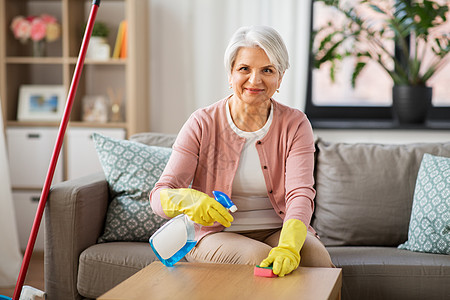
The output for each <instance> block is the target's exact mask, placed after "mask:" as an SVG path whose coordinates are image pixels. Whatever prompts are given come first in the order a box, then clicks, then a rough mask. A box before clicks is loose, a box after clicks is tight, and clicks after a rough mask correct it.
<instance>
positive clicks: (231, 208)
mask: <svg viewBox="0 0 450 300" xmlns="http://www.w3.org/2000/svg"><path fill="white" fill-rule="evenodd" d="M229 210H230V211H231V212H232V213H234V212H235V211H237V207H236V205H233V206H231V207H230V208H229Z"/></svg>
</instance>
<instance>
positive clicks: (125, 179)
mask: <svg viewBox="0 0 450 300" xmlns="http://www.w3.org/2000/svg"><path fill="white" fill-rule="evenodd" d="M93 138H94V144H95V148H96V150H97V153H98V155H99V159H100V163H101V165H102V167H103V171H104V173H105V177H106V181H107V182H108V186H109V189H110V193H111V198H112V200H111V203H110V204H109V206H108V210H107V213H106V222H105V230H104V233H103V235H102V236H101V237H100V238H99V242H111V241H147V240H148V238H149V237H150V236H151V235H152V234H153V232H155V231H156V230H157V229H158V228H159V227H160V226H161V225H162V224H163V223H164V222H165V220H164V219H163V218H161V217H159V216H158V215H156V214H154V213H153V212H152V210H151V208H150V202H149V200H148V193H149V192H150V191H151V189H152V188H153V187H154V185H155V183H156V181H157V180H158V179H159V177H160V176H161V174H162V172H163V170H164V168H165V166H166V163H167V161H168V160H169V157H170V154H171V152H172V150H171V149H170V148H165V147H156V146H147V145H144V144H141V143H137V142H133V141H127V140H117V139H114V138H110V137H106V136H103V135H100V134H98V133H94V134H93Z"/></svg>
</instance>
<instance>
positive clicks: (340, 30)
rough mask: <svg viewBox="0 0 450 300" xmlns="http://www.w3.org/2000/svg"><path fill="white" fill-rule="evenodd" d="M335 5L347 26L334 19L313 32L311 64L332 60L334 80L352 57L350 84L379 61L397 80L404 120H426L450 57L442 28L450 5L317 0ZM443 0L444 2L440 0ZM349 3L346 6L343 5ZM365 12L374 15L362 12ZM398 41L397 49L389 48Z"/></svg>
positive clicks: (397, 105) (396, 101) (396, 97)
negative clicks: (434, 82) (435, 79)
mask: <svg viewBox="0 0 450 300" xmlns="http://www.w3.org/2000/svg"><path fill="white" fill-rule="evenodd" d="M316 1H321V2H324V4H326V5H328V6H332V7H334V8H335V9H336V10H337V11H339V12H340V13H342V14H343V16H345V18H344V19H345V20H346V21H345V22H344V24H338V25H337V24H335V23H334V22H333V21H332V20H330V21H329V22H328V23H327V24H326V25H325V26H322V27H321V28H319V29H317V30H315V31H314V32H313V49H312V53H313V66H314V67H315V68H320V67H322V65H325V64H331V67H330V78H331V80H332V81H334V78H335V75H336V68H337V67H338V66H339V63H340V62H342V61H343V60H344V59H345V58H347V57H353V58H354V60H355V63H354V65H353V71H352V79H351V83H352V86H353V87H355V85H356V84H357V78H358V75H359V74H361V72H362V71H363V70H364V69H365V67H366V65H367V63H368V62H369V61H374V62H376V63H377V64H378V65H379V66H381V67H382V69H383V70H384V71H386V72H387V74H389V76H390V77H391V78H392V81H393V93H392V100H393V108H394V112H395V113H396V114H397V116H398V119H399V121H400V122H401V123H422V122H424V121H425V119H426V115H427V111H428V108H429V107H431V95H432V90H431V87H428V86H427V82H428V81H429V79H430V78H431V77H432V76H433V75H435V74H436V73H437V72H438V71H440V70H441V69H442V68H443V67H444V66H445V65H446V64H447V63H448V61H449V60H448V59H449V55H448V53H449V52H450V43H449V37H450V34H449V33H448V30H447V31H444V30H439V27H440V26H442V25H443V24H444V23H445V22H446V20H447V16H446V14H447V13H448V11H449V5H448V4H446V3H444V4H440V3H439V2H438V1H430V0H417V1H415V0H392V1H375V0H363V1H359V2H358V4H357V5H354V4H353V5H348V4H349V3H348V1H347V3H344V2H346V1H339V0H316ZM442 2H445V1H441V3H442ZM345 4H347V5H345ZM361 10H365V11H366V12H370V14H367V13H366V14H361V13H360V11H361ZM392 41H393V42H394V43H395V47H396V51H393V50H389V49H388V47H387V46H386V45H387V43H388V42H392Z"/></svg>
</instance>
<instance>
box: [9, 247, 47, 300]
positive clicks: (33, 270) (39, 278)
mask: <svg viewBox="0 0 450 300" xmlns="http://www.w3.org/2000/svg"><path fill="white" fill-rule="evenodd" d="M17 276H19V274H17ZM24 285H29V286H32V287H34V288H37V289H39V290H41V291H43V290H44V252H38V251H36V252H34V253H33V254H32V256H31V260H30V264H29V266H28V271H27V276H26V277H25V283H24ZM13 294H14V286H12V287H8V288H0V295H2V296H8V297H12V296H13ZM36 299H41V298H39V297H36Z"/></svg>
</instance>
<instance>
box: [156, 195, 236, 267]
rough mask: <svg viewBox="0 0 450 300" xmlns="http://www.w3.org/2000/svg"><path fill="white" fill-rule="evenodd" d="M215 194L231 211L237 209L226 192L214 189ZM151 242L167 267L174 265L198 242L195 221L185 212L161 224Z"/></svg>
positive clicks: (217, 199) (218, 200)
mask: <svg viewBox="0 0 450 300" xmlns="http://www.w3.org/2000/svg"><path fill="white" fill-rule="evenodd" d="M213 195H214V198H215V199H216V201H217V202H219V203H220V204H222V205H223V206H224V207H225V208H227V209H228V210H229V211H230V212H235V211H236V210H237V207H236V205H234V203H233V202H232V201H231V199H230V198H229V197H228V196H227V195H226V194H225V193H222V192H219V191H213ZM197 226H201V225H198V224H197ZM149 242H150V246H151V247H152V249H153V252H155V254H156V256H157V257H158V259H159V260H160V261H161V262H162V263H163V264H164V265H166V266H167V267H172V266H173V265H174V264H176V263H177V262H178V261H179V260H180V259H182V258H183V257H184V256H185V255H186V254H187V253H188V252H189V251H191V249H192V248H194V246H195V245H196V244H197V240H196V239H195V223H194V221H192V220H191V219H190V218H189V217H188V216H186V215H184V214H181V215H178V216H176V217H175V218H173V219H172V220H170V221H168V222H167V223H166V224H164V225H163V226H161V228H159V229H158V230H157V231H156V232H155V233H154V234H153V235H152V236H151V237H150V239H149Z"/></svg>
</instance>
